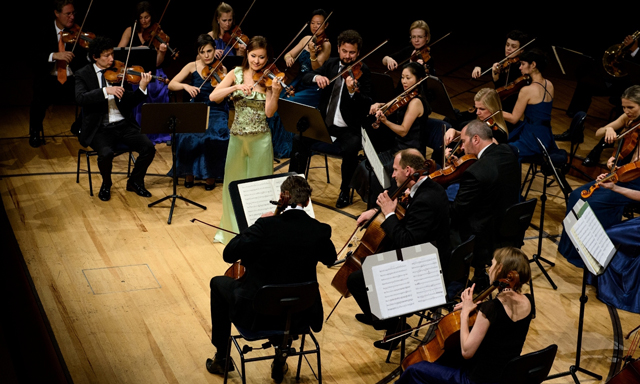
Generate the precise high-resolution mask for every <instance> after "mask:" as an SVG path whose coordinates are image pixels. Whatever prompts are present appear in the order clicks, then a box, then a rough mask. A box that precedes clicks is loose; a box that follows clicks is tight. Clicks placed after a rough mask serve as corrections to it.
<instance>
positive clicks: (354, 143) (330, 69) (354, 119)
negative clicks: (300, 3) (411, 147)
mask: <svg viewBox="0 0 640 384" xmlns="http://www.w3.org/2000/svg"><path fill="white" fill-rule="evenodd" d="M361 49H362V37H360V34H359V33H358V32H356V31H354V30H346V31H344V32H342V33H340V35H338V56H339V57H332V58H329V59H328V60H327V61H326V62H325V63H324V64H323V65H322V67H320V68H318V69H316V70H314V71H311V72H308V73H307V74H306V75H304V77H303V78H302V82H303V84H306V85H312V84H314V83H315V84H317V86H318V87H319V88H320V89H321V90H322V92H321V94H320V104H319V109H320V112H321V113H322V116H323V117H324V118H325V123H326V125H327V127H328V130H329V134H330V135H331V136H332V137H335V141H334V143H333V145H334V146H335V147H339V149H340V155H341V156H342V166H341V172H342V183H341V184H340V195H339V197H338V201H337V202H336V207H338V208H344V207H346V206H348V205H349V204H351V200H350V197H349V184H350V182H351V178H352V177H353V173H354V172H355V170H356V167H357V166H358V152H359V151H360V148H361V147H362V144H361V133H360V126H361V125H362V120H363V119H364V117H365V116H366V115H367V112H368V110H369V107H370V106H371V97H370V94H371V71H370V70H369V68H368V67H367V65H366V64H364V63H362V62H360V63H359V65H360V71H359V72H357V71H356V72H357V73H359V74H360V77H359V78H358V79H354V78H353V77H352V76H351V75H350V74H349V75H347V74H346V73H345V74H344V75H346V78H343V77H342V76H338V77H337V78H336V79H335V80H334V81H333V82H331V79H333V78H334V77H336V76H337V75H338V74H339V73H341V72H343V71H344V70H346V69H347V68H348V66H349V65H350V64H352V63H354V62H355V61H357V59H358V56H359V55H360V50H361ZM353 76H356V77H358V75H356V74H355V72H354V73H353ZM313 143H314V140H312V139H309V138H306V137H305V138H303V139H301V137H300V135H296V136H295V137H294V138H293V145H292V151H291V153H292V155H291V163H290V165H289V171H290V172H297V173H299V174H304V172H305V169H306V166H307V159H308V158H309V155H310V152H311V145H312V144H313Z"/></svg>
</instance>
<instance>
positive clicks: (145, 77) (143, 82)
mask: <svg viewBox="0 0 640 384" xmlns="http://www.w3.org/2000/svg"><path fill="white" fill-rule="evenodd" d="M150 82H151V72H147V73H144V72H143V73H141V74H140V89H142V90H143V91H144V90H146V89H147V85H149V83H150Z"/></svg>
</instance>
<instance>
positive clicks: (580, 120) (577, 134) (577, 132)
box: [569, 111, 593, 180]
mask: <svg viewBox="0 0 640 384" xmlns="http://www.w3.org/2000/svg"><path fill="white" fill-rule="evenodd" d="M586 118H587V114H586V113H585V112H582V111H580V112H578V113H576V114H575V116H573V120H571V125H569V141H570V142H571V149H570V150H569V165H570V168H571V169H574V170H575V171H577V172H579V173H580V174H581V175H582V176H584V177H586V178H587V180H593V179H592V178H591V176H589V175H587V174H586V173H584V171H583V170H581V169H580V168H578V167H576V166H575V165H573V159H574V158H575V157H576V152H578V147H579V146H580V144H582V143H583V142H584V128H585V127H584V121H585V120H586Z"/></svg>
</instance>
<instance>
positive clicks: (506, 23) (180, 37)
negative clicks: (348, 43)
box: [0, 0, 638, 105]
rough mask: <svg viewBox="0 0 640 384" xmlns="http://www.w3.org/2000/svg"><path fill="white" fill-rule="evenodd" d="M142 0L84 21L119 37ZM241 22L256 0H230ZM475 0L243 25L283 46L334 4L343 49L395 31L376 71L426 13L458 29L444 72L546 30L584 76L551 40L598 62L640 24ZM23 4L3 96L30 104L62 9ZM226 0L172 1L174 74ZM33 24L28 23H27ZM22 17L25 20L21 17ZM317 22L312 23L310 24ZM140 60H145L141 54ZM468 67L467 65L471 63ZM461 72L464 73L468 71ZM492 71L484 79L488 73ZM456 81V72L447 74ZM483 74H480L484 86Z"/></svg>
mask: <svg viewBox="0 0 640 384" xmlns="http://www.w3.org/2000/svg"><path fill="white" fill-rule="evenodd" d="M136 3H137V0H136V1H132V0H110V1H105V0H94V2H93V4H92V5H91V9H90V12H89V14H88V17H87V20H86V23H85V26H84V30H85V31H89V32H93V33H95V34H98V35H107V36H109V37H111V38H113V39H114V40H115V41H116V42H118V41H119V40H120V37H121V35H122V32H123V31H124V30H125V28H126V27H127V26H130V25H133V17H134V15H133V14H134V10H135V4H136ZM563 3H564V2H563ZM89 4H90V1H89V0H76V3H75V7H76V23H77V24H78V25H80V24H82V20H83V19H84V16H85V13H86V11H87V8H88V7H89ZM166 4H167V3H166V2H165V1H155V2H152V5H153V6H154V7H155V9H154V11H155V14H156V17H158V18H159V16H160V15H161V14H162V11H163V10H164V8H165V5H166ZM229 4H231V5H232V6H233V7H234V10H235V13H236V22H239V21H240V20H241V19H242V17H243V15H244V14H245V12H246V10H247V9H248V7H249V5H250V4H251V2H250V1H247V0H242V1H229ZM466 4H468V3H467V2H452V1H441V2H426V1H420V2H418V1H405V2H394V3H388V4H383V5H382V6H381V7H377V8H374V6H373V2H348V1H319V2H301V1H281V2H278V3H276V2H271V1H266V0H256V2H255V4H254V6H253V8H252V9H251V10H250V12H249V13H248V15H247V17H246V19H245V20H244V22H243V24H242V30H243V32H244V33H245V34H246V35H248V36H249V37H251V36H254V35H263V36H265V37H267V39H268V40H269V42H270V43H271V44H272V46H273V48H274V53H275V55H278V54H279V53H280V52H281V51H282V50H283V49H284V48H285V47H286V46H287V44H289V42H290V41H291V39H293V37H294V36H295V34H296V33H297V32H298V31H299V30H300V28H302V26H303V25H304V23H305V22H306V21H308V20H309V16H310V14H311V12H312V11H313V10H314V9H316V8H319V7H322V8H324V9H325V10H326V11H327V12H330V11H332V10H333V11H334V13H333V15H332V16H331V18H330V20H329V24H330V26H329V28H328V30H327V34H328V36H329V39H330V40H331V41H332V42H333V52H332V53H333V54H334V55H335V54H336V45H335V41H336V36H337V35H338V33H339V32H340V31H342V30H345V29H356V30H357V31H358V32H360V34H361V35H362V36H363V39H364V46H363V49H362V53H366V52H368V51H369V50H371V49H372V48H373V47H375V46H376V45H378V44H379V43H381V42H382V41H384V39H387V38H388V39H390V40H389V42H388V43H387V44H386V45H385V46H384V47H382V48H381V49H380V50H379V51H378V52H376V53H375V54H374V55H372V56H371V57H370V58H367V59H366V60H365V62H366V63H367V64H368V65H369V66H370V67H372V69H373V70H374V71H375V70H376V69H378V68H377V67H379V65H380V64H379V59H380V58H381V57H382V56H384V55H386V54H391V53H393V52H395V51H397V50H399V49H400V48H402V47H404V46H405V45H408V44H409V39H408V37H409V31H408V28H409V25H410V24H411V23H412V22H413V21H415V20H418V19H423V20H425V21H426V22H427V23H428V24H429V26H430V27H431V32H432V41H435V40H437V39H438V38H440V37H441V36H443V35H445V34H446V33H448V32H451V35H449V36H448V37H447V38H445V39H444V40H442V41H441V42H439V43H438V44H437V45H436V46H434V47H433V49H432V57H433V58H434V60H435V65H436V70H437V74H438V75H439V76H446V75H448V74H450V73H452V72H453V71H455V70H456V69H459V68H461V67H465V68H468V69H469V75H470V70H471V69H472V68H473V66H474V65H481V66H482V68H483V70H484V69H485V68H486V67H487V65H490V64H491V63H493V62H495V61H499V60H500V59H502V58H504V50H503V47H504V41H505V35H506V33H507V32H508V31H510V30H512V29H520V30H523V31H525V32H527V33H529V34H530V35H532V36H535V37H536V38H537V40H536V42H535V44H536V45H537V46H539V47H540V48H543V49H544V50H545V51H548V53H549V59H550V63H551V65H550V67H549V69H548V71H547V73H546V74H545V75H546V76H549V77H553V76H562V77H564V78H567V79H571V80H573V79H574V76H573V75H572V68H573V66H572V64H571V62H570V61H572V60H575V59H577V58H579V57H580V56H579V55H576V54H573V53H568V52H566V51H564V52H561V59H562V60H563V63H564V64H565V70H568V74H567V75H562V74H561V73H560V71H559V67H558V65H557V64H556V60H555V58H554V56H553V53H552V51H551V49H550V47H551V45H556V46H559V47H566V48H570V49H572V50H576V51H579V52H583V53H585V54H587V55H591V56H592V57H594V58H595V59H596V60H597V61H598V62H599V61H600V60H601V57H602V54H603V52H604V49H606V48H607V47H609V46H610V45H613V44H616V43H620V42H622V40H623V38H624V36H625V35H628V34H631V33H633V32H634V31H635V30H636V29H637V27H638V26H637V23H636V22H633V21H635V19H634V18H635V16H637V15H635V14H634V13H633V12H632V10H631V9H622V8H600V9H591V8H585V7H582V8H580V9H569V5H563V8H561V7H560V4H561V3H560V2H556V3H552V4H549V5H547V4H545V3H540V2H539V3H531V2H529V3H526V4H525V3H515V2H513V1H511V2H495V1H493V2H483V3H477V4H474V5H472V6H468V5H466ZM16 5H17V7H18V9H17V10H12V11H11V12H9V9H8V8H7V9H5V11H6V13H5V20H9V24H10V28H8V30H7V32H11V33H10V35H11V36H12V37H6V38H5V39H6V40H7V41H8V45H9V47H8V49H7V50H6V51H5V54H6V55H5V58H4V60H3V64H2V66H3V67H5V69H3V70H2V72H3V73H5V75H6V78H5V82H4V83H5V85H8V92H3V96H2V100H0V102H2V105H27V104H28V103H29V101H30V99H31V84H32V76H31V71H30V70H31V63H32V58H31V53H32V52H34V51H35V50H36V49H37V46H38V44H39V41H41V40H42V39H43V34H44V33H50V29H51V28H50V23H53V9H52V2H50V1H37V2H35V1H31V2H27V1H22V2H17V3H11V7H12V8H13V7H14V6H16ZM217 5H218V2H217V1H200V0H192V1H189V0H182V1H176V0H174V1H173V2H170V3H169V5H168V7H167V11H166V13H165V15H164V18H163V19H162V21H161V25H162V27H163V30H164V31H165V32H166V33H167V34H168V35H169V36H170V38H171V46H172V47H174V48H177V49H178V50H179V51H180V57H179V58H178V60H176V61H174V62H172V63H171V64H170V65H169V66H168V67H167V68H166V69H165V72H167V75H168V76H169V77H172V76H173V75H175V74H176V73H177V72H178V71H179V70H180V69H181V68H182V66H183V65H184V64H186V63H187V62H189V61H192V60H193V59H194V58H195V48H194V42H195V40H196V37H197V36H198V34H200V33H206V32H208V31H210V30H211V20H212V18H213V13H214V11H215V7H216V6H217ZM21 23H24V24H23V25H20V24H21ZM11 25H15V26H11ZM307 31H308V30H307ZM133 64H135V63H133ZM464 73H465V76H467V75H466V73H467V72H466V71H465V72H464ZM458 74H459V73H458ZM488 80H489V76H486V77H485V78H483V81H485V82H486V81H488ZM445 83H446V81H445ZM480 84H482V82H480V81H479V82H477V85H480Z"/></svg>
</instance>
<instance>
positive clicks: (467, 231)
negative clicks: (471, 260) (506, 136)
mask: <svg viewBox="0 0 640 384" xmlns="http://www.w3.org/2000/svg"><path fill="white" fill-rule="evenodd" d="M519 198H520V166H519V165H518V159H517V157H516V156H515V155H514V153H513V151H512V150H511V148H510V147H509V145H508V144H499V145H496V144H490V145H489V146H488V147H487V149H486V150H485V151H484V153H483V154H482V156H481V157H480V159H479V160H478V161H476V162H475V163H474V164H472V165H471V166H470V167H469V168H467V170H466V171H465V172H464V173H463V174H462V177H461V178H460V189H459V190H458V194H457V195H456V198H455V200H454V201H453V202H452V204H451V206H450V214H451V220H452V222H453V223H454V225H455V227H456V228H457V229H458V231H459V232H460V236H461V238H462V240H463V241H464V240H466V239H467V238H469V236H471V235H476V247H475V250H476V252H474V253H477V252H482V254H481V255H477V254H476V255H475V257H478V258H482V257H485V258H486V257H489V260H490V257H491V255H492V253H493V244H494V243H495V241H496V239H497V232H498V229H499V227H500V222H501V220H502V217H503V216H504V213H505V211H506V209H507V208H509V207H510V206H512V205H513V204H515V203H517V202H518V201H519Z"/></svg>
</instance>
